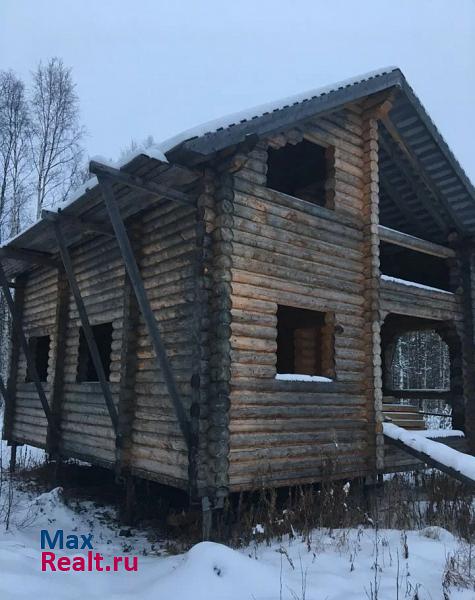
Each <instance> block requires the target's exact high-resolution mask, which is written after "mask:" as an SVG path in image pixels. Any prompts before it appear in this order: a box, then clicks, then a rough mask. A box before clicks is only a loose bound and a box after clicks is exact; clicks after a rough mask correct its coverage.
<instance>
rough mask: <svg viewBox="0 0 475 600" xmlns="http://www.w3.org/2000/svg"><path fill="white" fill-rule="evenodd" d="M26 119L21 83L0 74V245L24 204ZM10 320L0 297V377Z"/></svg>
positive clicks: (27, 172)
mask: <svg viewBox="0 0 475 600" xmlns="http://www.w3.org/2000/svg"><path fill="white" fill-rule="evenodd" d="M28 131H29V119H28V108H27V101H26V95H25V86H24V84H23V82H22V81H21V80H20V79H19V78H18V77H17V76H16V75H15V74H14V73H13V72H12V71H1V72H0V180H1V181H0V243H2V242H4V241H5V238H8V237H11V236H13V235H16V234H17V233H18V231H19V230H20V227H21V222H22V220H23V215H24V212H25V209H26V206H27V202H28V194H29V184H28V178H29V175H30V174H31V161H30V153H29V144H28ZM9 332H10V319H9V315H8V310H7V307H6V303H5V299H4V297H3V295H0V373H2V374H3V375H4V374H5V370H6V367H7V363H8V356H9V345H8V343H7V340H9V339H10V335H9Z"/></svg>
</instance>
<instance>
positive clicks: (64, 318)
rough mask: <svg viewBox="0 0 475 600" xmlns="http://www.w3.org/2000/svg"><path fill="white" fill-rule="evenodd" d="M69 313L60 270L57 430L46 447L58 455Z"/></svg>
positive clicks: (56, 346) (54, 395)
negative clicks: (64, 351)
mask: <svg viewBox="0 0 475 600" xmlns="http://www.w3.org/2000/svg"><path fill="white" fill-rule="evenodd" d="M68 313H69V287H68V279H67V277H66V273H65V271H64V269H62V268H61V269H59V270H58V297H57V301H56V313H55V320H54V359H55V360H54V375H53V385H52V392H51V413H52V415H53V419H54V422H55V428H54V429H52V428H51V427H48V432H47V438H46V445H47V448H48V450H49V452H50V453H52V454H53V455H57V453H58V450H59V443H60V438H59V436H58V435H57V434H58V433H59V431H60V422H61V408H62V404H63V388H64V355H63V349H64V348H65V347H66V335H67V325H68Z"/></svg>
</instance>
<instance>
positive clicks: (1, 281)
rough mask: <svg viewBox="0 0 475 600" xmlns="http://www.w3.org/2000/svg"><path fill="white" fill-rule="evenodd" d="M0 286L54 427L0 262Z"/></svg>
mask: <svg viewBox="0 0 475 600" xmlns="http://www.w3.org/2000/svg"><path fill="white" fill-rule="evenodd" d="M0 288H1V289H2V291H3V295H4V296H5V300H6V301H7V305H8V310H9V311H10V314H11V317H12V323H13V331H14V333H15V335H16V336H17V338H18V341H19V342H20V345H21V349H22V350H23V353H24V355H25V359H26V364H27V368H28V373H30V374H31V378H32V379H33V382H34V384H35V387H36V391H37V392H38V396H39V399H40V402H41V406H42V407H43V411H44V413H45V416H46V419H47V421H48V425H49V426H50V427H51V428H52V429H55V424H54V421H53V418H52V415H51V410H50V406H49V404H48V400H47V398H46V394H45V391H44V389H43V386H42V385H41V381H40V378H39V375H38V371H37V369H36V365H35V361H34V360H33V356H32V355H31V352H30V347H29V345H28V340H27V339H26V336H25V332H24V331H23V328H22V326H21V323H20V322H19V321H18V319H17V318H16V312H15V304H14V302H13V298H12V294H11V292H10V287H9V283H8V280H7V277H6V275H5V271H4V270H3V266H2V264H1V263H0Z"/></svg>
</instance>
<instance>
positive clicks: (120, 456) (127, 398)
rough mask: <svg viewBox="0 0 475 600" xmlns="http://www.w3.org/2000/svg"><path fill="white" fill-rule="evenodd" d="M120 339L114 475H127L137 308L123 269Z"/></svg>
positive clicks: (135, 229) (137, 233) (134, 234)
mask: <svg viewBox="0 0 475 600" xmlns="http://www.w3.org/2000/svg"><path fill="white" fill-rule="evenodd" d="M140 229H141V228H140V225H139V224H137V225H135V226H133V228H132V243H134V242H135V240H138V239H140ZM122 319H123V321H122V323H123V325H122V339H121V350H120V384H119V385H120V387H119V405H118V413H119V415H118V416H119V436H118V438H119V442H120V443H119V444H117V446H116V463H115V468H116V471H115V473H116V477H117V478H121V477H125V478H126V481H128V480H129V479H131V475H130V451H131V447H132V440H131V437H132V422H133V418H134V412H135V377H136V373H137V329H138V326H139V309H138V306H137V301H136V299H135V295H134V290H133V287H132V284H131V282H130V278H129V276H128V275H127V273H124V291H123V306H122Z"/></svg>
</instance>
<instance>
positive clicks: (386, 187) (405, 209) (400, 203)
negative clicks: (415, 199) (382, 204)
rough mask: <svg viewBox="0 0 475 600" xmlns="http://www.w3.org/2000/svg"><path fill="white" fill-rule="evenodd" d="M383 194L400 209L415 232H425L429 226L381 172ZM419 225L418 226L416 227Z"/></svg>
mask: <svg viewBox="0 0 475 600" xmlns="http://www.w3.org/2000/svg"><path fill="white" fill-rule="evenodd" d="M379 180H380V187H381V192H382V193H383V194H385V195H387V196H389V198H390V200H391V201H392V203H393V204H394V205H395V206H396V207H397V208H398V210H399V211H400V212H401V213H402V214H403V215H404V218H405V219H406V221H407V223H408V225H409V226H411V227H414V230H415V231H417V232H418V233H420V232H422V231H425V229H426V227H427V224H426V222H424V221H423V220H422V219H421V218H420V217H419V216H418V215H417V213H415V212H414V210H413V209H412V208H411V207H410V206H409V205H408V204H407V202H405V201H404V200H403V199H402V198H400V197H399V195H398V194H397V193H396V192H395V191H394V190H393V186H392V184H391V182H390V181H389V180H388V178H387V177H385V176H384V175H383V174H382V173H381V172H380V174H379ZM414 223H417V225H414Z"/></svg>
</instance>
